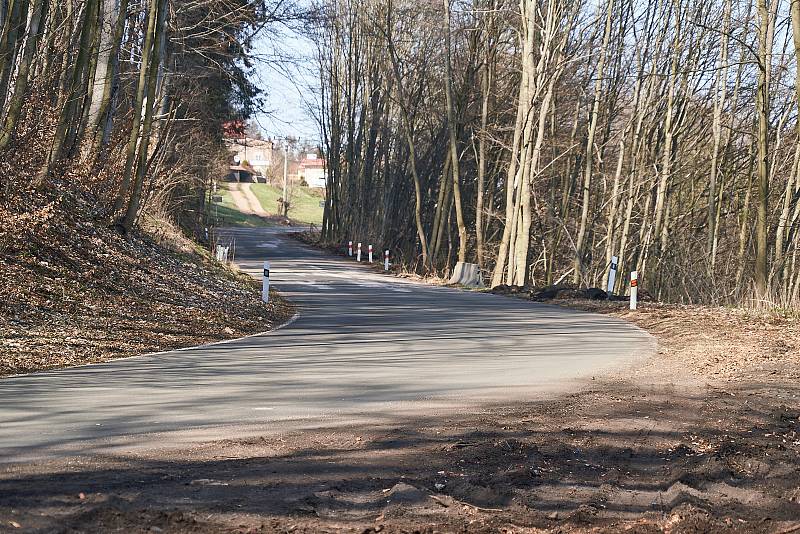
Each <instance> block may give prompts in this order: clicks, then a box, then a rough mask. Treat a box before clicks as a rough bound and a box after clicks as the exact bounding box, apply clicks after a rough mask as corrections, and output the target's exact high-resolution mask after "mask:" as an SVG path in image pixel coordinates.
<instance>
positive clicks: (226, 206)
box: [211, 183, 271, 228]
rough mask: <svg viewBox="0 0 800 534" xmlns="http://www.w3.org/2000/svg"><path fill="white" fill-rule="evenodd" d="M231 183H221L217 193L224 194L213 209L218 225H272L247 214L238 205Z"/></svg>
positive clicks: (252, 226) (253, 226) (251, 226)
mask: <svg viewBox="0 0 800 534" xmlns="http://www.w3.org/2000/svg"><path fill="white" fill-rule="evenodd" d="M229 187H230V184H227V183H221V184H220V186H219V189H217V193H216V194H217V195H220V196H222V202H221V203H218V204H216V205H215V206H214V207H213V208H211V209H212V212H211V214H212V216H214V218H216V219H217V221H218V222H217V225H218V226H246V227H250V228H255V227H259V226H271V224H270V223H269V222H268V221H265V220H264V219H262V218H261V217H256V216H254V215H245V214H244V213H242V212H241V211H239V209H238V208H237V207H236V204H235V203H234V202H233V197H231V192H230V189H228V188H229Z"/></svg>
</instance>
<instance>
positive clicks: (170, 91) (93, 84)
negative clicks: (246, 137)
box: [0, 0, 293, 236]
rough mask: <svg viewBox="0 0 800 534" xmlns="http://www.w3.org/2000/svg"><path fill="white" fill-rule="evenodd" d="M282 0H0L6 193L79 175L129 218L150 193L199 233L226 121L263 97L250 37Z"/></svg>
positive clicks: (97, 205)
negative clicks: (254, 78) (254, 69)
mask: <svg viewBox="0 0 800 534" xmlns="http://www.w3.org/2000/svg"><path fill="white" fill-rule="evenodd" d="M291 9H292V8H291V7H290V6H289V4H288V3H286V2H282V1H275V2H263V1H255V2H254V1H250V0H66V1H61V0H59V1H56V0H0V31H1V32H2V33H1V34H0V89H2V90H0V165H1V166H2V168H0V202H2V209H3V210H4V212H2V213H0V217H2V218H3V220H12V219H14V217H15V215H16V216H20V215H23V214H25V213H27V212H29V211H30V206H29V205H27V203H25V202H23V205H22V206H20V205H19V204H18V203H17V202H15V200H14V199H15V198H19V197H21V196H24V195H25V192H26V191H28V190H37V191H39V192H45V193H46V192H48V191H51V192H52V191H56V193H57V191H58V190H60V189H64V188H77V189H79V190H82V191H84V192H86V193H88V194H90V195H91V196H92V197H93V199H94V202H93V204H94V211H95V216H96V218H97V220H98V221H101V222H106V223H109V224H117V225H118V229H120V230H121V231H123V232H128V231H130V230H131V229H132V228H133V227H134V226H135V225H136V222H137V220H138V218H139V216H140V215H141V213H142V211H143V207H145V206H147V209H149V210H150V211H154V212H159V213H162V214H166V215H168V216H169V217H170V218H172V219H174V220H176V221H178V222H179V223H181V224H182V225H183V226H184V228H185V229H187V230H189V231H191V232H196V233H197V235H198V236H199V235H201V233H200V230H201V229H202V228H203V227H204V225H205V222H206V221H205V220H204V217H205V212H206V210H205V209H204V207H205V204H206V202H207V196H208V192H209V190H210V187H209V186H210V181H211V179H212V178H215V177H218V176H217V175H218V174H219V173H220V172H221V170H222V169H220V165H221V164H224V163H226V162H227V159H228V154H227V153H226V152H225V149H224V146H223V144H222V135H223V124H225V123H231V122H233V123H243V121H244V120H246V119H247V118H248V117H249V116H250V115H251V114H252V113H253V111H254V109H255V108H256V106H257V105H258V98H259V89H257V88H256V87H254V86H253V84H252V83H251V81H250V79H249V76H248V75H249V71H250V69H251V67H252V65H251V56H252V51H251V46H252V43H253V38H254V36H255V35H256V34H257V32H259V31H260V30H262V29H264V28H265V27H266V28H268V27H269V25H270V24H272V23H275V22H277V21H281V20H285V19H287V18H290V17H292V16H293V15H292V11H291Z"/></svg>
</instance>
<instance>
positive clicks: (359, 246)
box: [356, 243, 361, 261]
mask: <svg viewBox="0 0 800 534" xmlns="http://www.w3.org/2000/svg"><path fill="white" fill-rule="evenodd" d="M356 261H361V243H359V244H358V255H357V256H356Z"/></svg>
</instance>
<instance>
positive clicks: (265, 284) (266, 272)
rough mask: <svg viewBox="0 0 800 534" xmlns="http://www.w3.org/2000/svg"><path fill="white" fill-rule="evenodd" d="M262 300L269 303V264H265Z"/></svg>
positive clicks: (266, 262)
mask: <svg viewBox="0 0 800 534" xmlns="http://www.w3.org/2000/svg"><path fill="white" fill-rule="evenodd" d="M261 300H263V301H264V302H269V262H268V261H265V262H264V282H263V284H262V286H261Z"/></svg>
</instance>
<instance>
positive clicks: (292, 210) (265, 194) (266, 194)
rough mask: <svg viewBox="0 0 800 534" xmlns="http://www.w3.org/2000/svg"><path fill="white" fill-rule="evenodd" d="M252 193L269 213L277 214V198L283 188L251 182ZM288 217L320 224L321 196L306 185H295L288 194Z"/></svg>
mask: <svg viewBox="0 0 800 534" xmlns="http://www.w3.org/2000/svg"><path fill="white" fill-rule="evenodd" d="M252 191H253V194H254V195H255V196H256V197H257V198H258V201H259V202H261V207H263V208H264V210H265V211H266V212H267V213H269V214H270V215H279V214H280V213H279V211H280V207H279V205H278V199H279V198H281V196H283V189H282V188H280V187H277V186H274V185H267V184H253V186H252ZM289 199H290V202H291V204H290V205H289V218H290V219H292V220H293V221H297V222H300V223H306V224H311V223H314V224H316V225H319V224H322V208H320V207H319V202H320V201H321V200H323V197H322V196H321V195H319V194H314V192H312V191H311V190H309V189H308V188H307V187H299V186H295V187H294V190H293V191H291V193H290V195H289Z"/></svg>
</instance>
